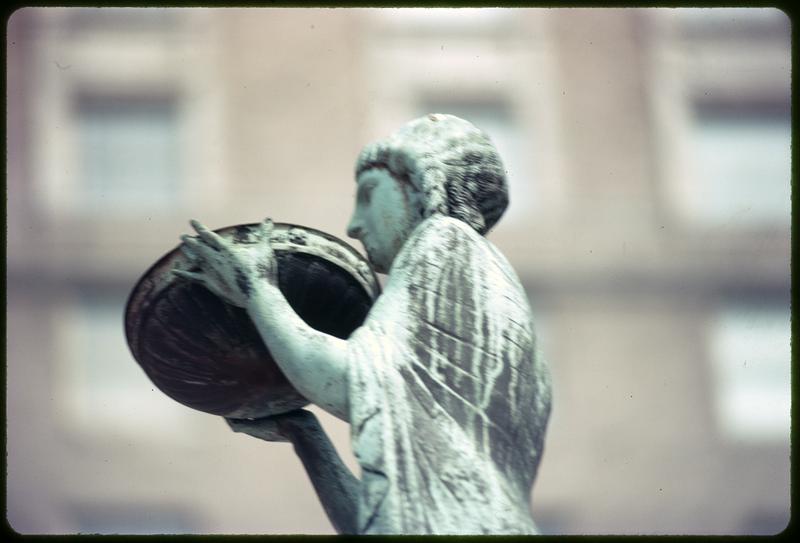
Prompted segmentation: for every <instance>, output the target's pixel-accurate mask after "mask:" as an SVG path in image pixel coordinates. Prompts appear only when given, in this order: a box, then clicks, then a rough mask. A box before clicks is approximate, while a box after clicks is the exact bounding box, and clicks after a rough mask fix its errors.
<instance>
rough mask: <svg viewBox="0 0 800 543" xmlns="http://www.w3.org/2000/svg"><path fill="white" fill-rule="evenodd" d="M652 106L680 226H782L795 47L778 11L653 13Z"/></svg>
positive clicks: (786, 199)
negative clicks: (681, 224) (793, 52)
mask: <svg viewBox="0 0 800 543" xmlns="http://www.w3.org/2000/svg"><path fill="white" fill-rule="evenodd" d="M649 13H651V14H652V15H653V17H652V21H653V23H654V24H653V28H654V29H655V32H654V40H655V42H654V43H655V47H653V49H652V51H653V66H654V68H653V70H652V72H651V73H652V75H653V80H652V81H651V92H652V100H653V104H654V108H655V109H654V111H655V114H656V116H657V119H656V126H657V130H658V131H659V136H660V137H661V138H663V139H662V140H661V142H660V144H659V151H660V152H661V153H663V155H664V156H663V158H662V164H663V169H664V172H665V177H666V180H667V183H666V185H665V190H666V191H668V192H669V193H670V195H669V197H670V200H671V202H670V204H671V205H672V206H673V210H674V211H675V213H676V215H677V219H678V222H682V223H685V225H686V226H687V227H689V228H694V227H700V228H703V229H714V228H725V229H729V228H736V229H738V230H739V231H744V230H754V229H763V228H769V229H776V228H788V225H789V217H790V209H791V204H790V194H791V188H790V187H791V185H790V179H791V168H790V166H791V126H790V118H791V110H790V102H791V99H790V97H791V81H790V79H791V78H790V74H791V40H790V39H789V37H790V35H789V22H788V19H787V18H786V16H785V14H783V13H782V12H781V11H779V10H776V9H685V10H652V11H650V12H649Z"/></svg>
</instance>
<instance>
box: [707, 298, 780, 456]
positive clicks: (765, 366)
mask: <svg viewBox="0 0 800 543" xmlns="http://www.w3.org/2000/svg"><path fill="white" fill-rule="evenodd" d="M790 338H791V332H790V317H789V307H788V304H787V305H785V306H783V305H777V304H776V305H744V304H741V305H734V306H730V307H727V308H724V309H723V310H722V311H720V312H719V314H718V315H717V318H716V319H715V322H714V323H713V326H712V335H711V346H712V349H711V355H712V363H713V376H714V382H715V385H716V402H715V403H716V405H715V408H716V414H717V418H718V421H719V424H720V428H721V430H722V433H723V435H724V436H726V437H728V438H731V439H735V440H743V441H750V442H758V441H785V442H787V443H788V439H789V428H790V426H789V424H790V419H789V415H790V408H791V367H790V365H791V348H790Z"/></svg>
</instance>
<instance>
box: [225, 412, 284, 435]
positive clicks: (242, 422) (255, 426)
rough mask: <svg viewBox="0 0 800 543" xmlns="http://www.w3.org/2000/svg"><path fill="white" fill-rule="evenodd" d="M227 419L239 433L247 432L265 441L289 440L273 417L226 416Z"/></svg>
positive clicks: (231, 426)
mask: <svg viewBox="0 0 800 543" xmlns="http://www.w3.org/2000/svg"><path fill="white" fill-rule="evenodd" d="M225 421H226V422H227V423H228V426H230V428H231V430H233V431H234V432H237V433H242V434H247V435H249V436H253V437H256V438H258V439H263V440H264V441H289V439H288V438H287V437H286V436H285V435H284V434H283V433H282V432H281V431H280V428H279V426H278V423H277V421H276V420H274V419H272V418H271V417H265V418H262V419H252V420H251V419H229V418H226V419H225Z"/></svg>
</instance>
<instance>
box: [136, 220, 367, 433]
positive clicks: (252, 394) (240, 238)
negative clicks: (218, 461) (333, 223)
mask: <svg viewBox="0 0 800 543" xmlns="http://www.w3.org/2000/svg"><path fill="white" fill-rule="evenodd" d="M256 226H257V225H239V226H233V227H228V228H223V229H220V230H217V233H218V234H220V235H221V236H223V237H224V238H227V239H230V240H233V242H234V243H236V244H247V243H254V242H255V237H254V235H253V234H252V233H251V232H252V231H253V230H254V229H255V227H256ZM270 241H271V245H272V247H273V249H274V250H275V255H276V259H277V261H278V282H279V287H280V289H281V291H282V292H283V294H284V295H285V296H286V299H287V301H288V302H289V303H290V304H291V306H292V307H293V308H294V310H295V311H296V312H297V314H298V315H299V316H300V317H301V318H302V319H303V320H304V321H305V322H306V323H307V324H308V325H309V326H311V327H312V328H315V329H317V330H320V331H323V332H325V333H328V334H331V335H333V336H336V337H339V338H343V339H344V338H347V337H348V336H349V335H350V333H351V332H352V331H353V330H355V329H356V328H357V327H358V326H360V325H361V323H362V322H363V320H364V318H365V316H366V315H367V312H368V311H369V308H370V306H371V305H372V302H373V301H374V300H375V298H376V297H377V296H378V294H379V291H380V287H379V285H378V282H377V279H376V278H375V276H374V274H373V273H372V271H371V269H370V267H369V265H368V264H367V262H366V261H365V260H364V259H363V258H362V257H361V256H360V255H359V254H358V253H357V252H356V251H355V250H354V249H352V248H351V247H350V246H348V245H347V244H346V243H344V242H343V241H341V240H338V239H336V238H334V237H333V236H330V235H328V234H325V233H323V232H320V231H317V230H314V229H311V228H306V227H302V226H297V225H290V224H276V225H275V228H274V230H273V234H272V236H271V240H270ZM175 269H187V264H186V259H185V257H184V256H183V255H182V254H181V252H180V251H179V250H178V249H174V250H173V251H171V252H169V253H168V254H167V255H165V256H164V257H162V258H161V259H160V260H159V261H158V262H156V264H154V265H153V266H152V267H151V268H150V269H149V270H148V271H147V272H146V273H145V274H144V276H143V277H142V278H141V279H140V281H139V282H138V283H137V285H136V287H134V289H133V292H132V293H131V296H130V298H129V300H128V304H127V307H126V312H125V331H126V336H127V339H128V345H129V346H130V349H131V352H132V353H133V356H134V358H135V359H136V360H137V362H138V363H139V365H140V366H141V367H142V369H143V370H144V371H145V373H146V374H147V376H148V377H149V378H150V379H151V380H152V381H153V383H154V384H155V385H156V386H157V387H158V388H159V389H160V390H161V391H163V392H164V393H165V394H167V395H168V396H170V397H171V398H173V399H175V400H176V401H178V402H180V403H182V404H184V405H187V406H189V407H192V408H194V409H198V410H200V411H204V412H207V413H211V414H215V415H222V416H226V417H231V418H254V417H264V416H268V415H274V414H278V413H284V412H287V411H290V410H292V409H296V408H299V407H302V406H304V405H306V404H307V403H308V400H306V399H305V398H304V397H303V396H301V395H300V394H299V393H298V392H297V391H296V390H295V389H294V387H292V386H291V384H290V383H289V382H288V381H287V380H286V378H285V377H284V375H283V373H281V371H280V369H279V368H278V366H277V364H276V363H275V361H274V360H273V358H272V356H271V355H270V353H269V351H268V350H267V348H266V346H265V345H264V342H263V340H262V339H261V337H260V335H259V333H258V331H257V330H256V328H255V326H254V325H253V323H252V322H251V320H250V318H249V317H248V315H247V313H246V311H245V310H244V309H241V308H238V307H235V306H233V305H230V304H229V303H226V302H224V301H223V300H222V299H220V298H219V297H217V296H216V295H214V294H213V293H211V291H209V290H208V289H206V288H205V287H203V286H202V285H199V284H197V283H192V282H190V281H187V280H185V279H182V278H178V277H175V276H174V275H173V274H172V270H175Z"/></svg>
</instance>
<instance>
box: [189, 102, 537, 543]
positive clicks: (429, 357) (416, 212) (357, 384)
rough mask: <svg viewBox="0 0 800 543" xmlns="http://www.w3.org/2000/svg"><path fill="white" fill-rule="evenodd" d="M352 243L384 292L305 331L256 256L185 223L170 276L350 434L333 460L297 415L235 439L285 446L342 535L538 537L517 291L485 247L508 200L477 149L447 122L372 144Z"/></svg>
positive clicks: (522, 315)
mask: <svg viewBox="0 0 800 543" xmlns="http://www.w3.org/2000/svg"><path fill="white" fill-rule="evenodd" d="M356 180H357V184H358V189H357V200H356V206H355V210H354V212H353V216H352V220H351V222H350V224H349V226H348V234H349V235H350V236H351V237H353V238H356V239H358V240H360V241H361V242H362V244H363V245H364V248H365V250H366V252H367V255H368V258H369V261H370V262H371V264H372V265H373V267H374V268H375V270H376V271H378V272H381V273H387V274H388V279H387V282H386V286H385V289H384V292H383V293H382V294H381V296H380V297H379V298H378V300H377V301H376V302H375V304H374V305H373V306H372V308H371V310H370V312H369V314H368V315H367V318H366V321H365V322H364V324H363V325H362V326H361V327H359V328H358V329H357V330H356V331H355V332H354V333H353V334H352V335H351V336H350V337H349V338H348V339H346V340H344V339H338V338H335V337H333V336H329V335H326V334H324V333H322V332H319V331H316V330H314V329H312V328H311V327H309V326H308V325H306V324H305V323H304V322H303V320H302V319H300V318H299V317H298V316H297V314H296V313H295V312H294V310H293V309H292V308H291V307H290V305H289V304H288V302H287V301H286V299H285V298H284V296H283V295H282V294H281V291H280V290H279V289H278V287H277V285H276V277H277V273H276V261H275V258H274V254H273V252H272V249H271V247H270V245H269V242H268V240H269V238H270V234H271V228H272V223H271V222H270V221H269V220H267V221H265V222H264V223H263V225H262V226H261V239H262V240H264V242H263V243H260V244H253V245H238V246H237V245H234V244H231V243H229V242H227V241H225V240H224V239H223V238H221V237H220V236H218V235H217V234H215V233H213V232H211V231H210V230H208V229H206V228H205V227H203V226H202V225H201V224H199V223H197V222H195V221H193V222H192V225H193V227H194V228H195V230H196V231H197V236H184V237H183V238H182V239H183V241H184V244H183V246H182V250H183V252H184V254H185V255H186V256H187V257H188V258H189V259H190V260H191V261H192V262H193V264H194V265H196V266H198V267H199V268H200V270H201V271H196V272H188V271H176V272H175V273H177V274H179V275H181V276H182V277H185V278H188V279H190V280H193V281H198V282H201V283H202V284H204V285H205V286H207V287H208V288H209V289H211V290H212V291H213V292H215V293H216V294H218V295H219V296H221V297H222V298H224V299H226V300H227V301H229V302H230V303H232V304H234V305H237V306H240V307H243V308H245V309H246V311H247V313H248V314H249V316H250V317H251V319H252V320H253V322H254V323H255V325H256V328H257V329H258V331H259V333H260V335H261V336H262V338H263V340H264V342H265V344H266V345H267V347H268V348H269V351H270V352H271V353H272V355H273V356H274V358H275V360H276V362H277V363H278V365H279V366H280V368H281V370H282V371H283V372H284V373H285V375H286V377H287V378H288V379H289V381H290V382H291V384H292V385H293V386H294V387H296V389H297V390H298V391H299V392H300V393H302V394H303V395H304V396H305V397H306V398H308V399H309V400H310V401H311V402H313V403H315V404H316V405H318V406H320V407H321V408H322V409H324V410H326V411H328V412H329V413H332V414H333V415H335V416H336V417H338V418H340V419H342V420H345V421H347V422H349V423H350V425H351V438H352V445H353V450H354V452H355V455H356V457H357V459H358V462H359V464H360V467H361V474H360V477H359V478H357V477H355V476H354V475H353V474H352V473H351V472H350V471H349V470H348V469H347V467H346V466H345V465H344V464H343V463H342V461H341V459H340V458H339V456H338V454H337V452H336V450H335V449H334V448H333V446H332V445H331V443H330V441H329V440H328V438H327V436H326V435H325V433H324V431H323V430H322V428H321V426H320V425H319V423H318V422H317V419H316V417H315V416H314V415H313V414H312V413H310V412H308V411H304V410H298V411H294V412H291V413H288V414H284V415H278V416H272V417H267V418H263V419H256V420H232V419H229V421H228V422H229V424H230V425H231V427H232V428H233V429H234V430H235V431H238V432H244V433H247V434H250V435H252V436H255V437H258V438H260V439H264V440H267V441H290V442H292V443H293V444H294V447H295V450H296V452H297V454H298V456H299V457H300V459H301V460H302V462H303V464H304V466H305V468H306V470H307V471H308V474H309V477H310V478H311V481H312V483H313V484H314V487H315V489H316V491H317V493H318V495H319V497H320V500H321V502H322V504H323V506H324V508H325V510H326V512H327V513H328V516H329V518H330V519H331V521H332V522H333V524H334V526H335V528H336V529H337V531H339V532H340V533H358V534H378V533H382V534H386V533H392V534H535V533H537V529H536V526H535V524H534V521H533V519H532V516H531V512H530V491H531V488H532V485H533V481H534V478H535V476H536V471H537V468H538V466H539V462H540V460H541V457H542V451H543V444H544V436H545V431H546V428H547V421H548V418H549V414H550V377H549V373H548V370H547V368H546V366H545V365H544V363H543V362H542V360H541V359H540V357H539V356H538V355H537V349H536V340H535V336H534V330H533V324H532V315H531V310H530V307H529V304H528V300H527V296H526V295H525V292H524V290H523V288H522V286H521V284H520V281H519V279H518V278H517V276H516V274H515V273H514V271H513V269H512V268H511V266H510V265H509V263H508V261H507V260H506V259H505V258H504V257H503V255H502V254H501V253H500V252H499V251H498V249H497V248H496V247H495V246H494V245H492V244H491V243H490V242H489V241H487V240H486V239H485V237H484V235H485V234H486V233H487V232H488V231H489V230H490V229H491V228H492V227H493V226H494V225H495V223H496V222H497V221H498V220H499V218H500V216H501V215H502V214H503V212H504V211H505V208H506V206H507V205H508V192H507V184H506V179H505V173H504V170H503V166H502V163H501V161H500V158H499V156H498V154H497V152H496V150H495V148H494V146H493V145H492V144H491V142H490V141H489V139H488V137H487V136H486V135H485V134H484V133H483V132H482V131H480V130H479V129H477V128H476V127H475V126H474V125H472V124H471V123H469V122H467V121H465V120H463V119H459V118H457V117H454V116H452V115H442V114H432V115H427V116H425V117H422V118H420V119H416V120H414V121H412V122H410V123H408V124H407V125H405V126H404V127H402V128H401V129H400V130H398V131H397V132H396V133H394V134H393V135H391V136H390V137H388V138H386V139H384V140H381V141H378V142H376V143H374V144H371V145H368V146H367V147H366V148H365V149H364V150H363V151H362V152H361V155H360V156H359V159H358V162H357V166H356Z"/></svg>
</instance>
